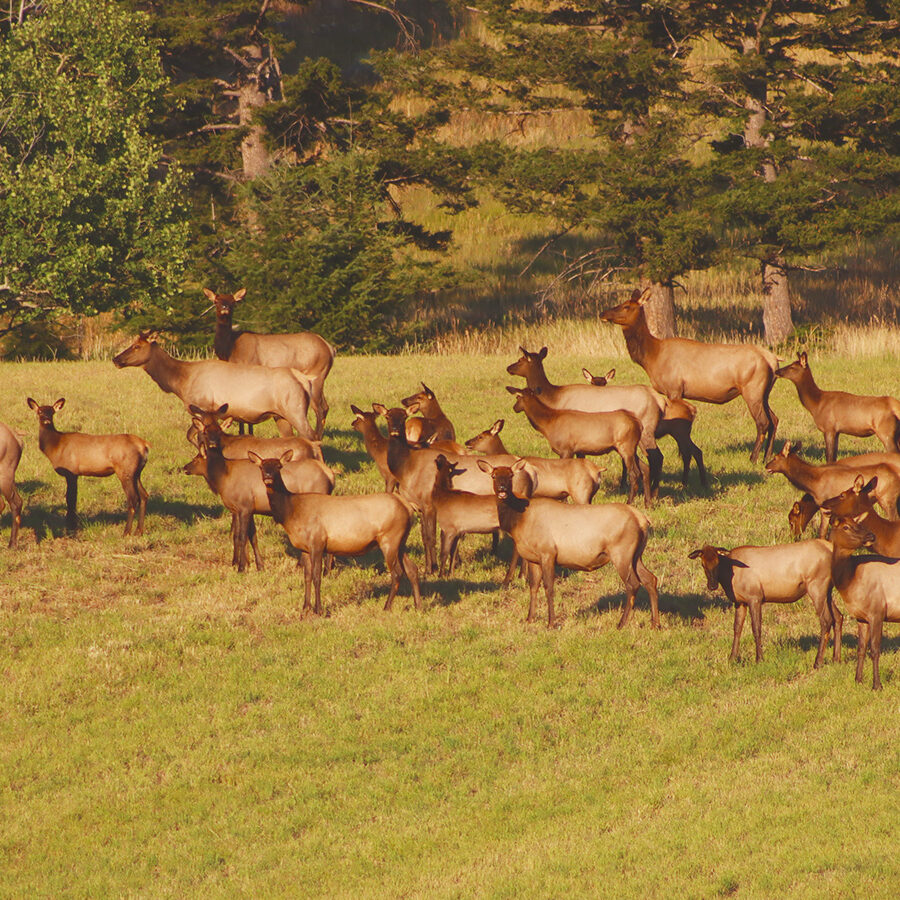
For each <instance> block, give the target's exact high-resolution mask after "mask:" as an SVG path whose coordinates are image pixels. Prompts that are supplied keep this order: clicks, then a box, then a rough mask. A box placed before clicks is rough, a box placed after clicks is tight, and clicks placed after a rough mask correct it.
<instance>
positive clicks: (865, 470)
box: [766, 441, 900, 537]
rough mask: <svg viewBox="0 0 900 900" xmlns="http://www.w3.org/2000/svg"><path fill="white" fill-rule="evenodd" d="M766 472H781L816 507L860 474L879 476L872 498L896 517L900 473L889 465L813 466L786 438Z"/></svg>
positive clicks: (834, 495)
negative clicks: (805, 494)
mask: <svg viewBox="0 0 900 900" xmlns="http://www.w3.org/2000/svg"><path fill="white" fill-rule="evenodd" d="M766 472H768V473H769V474H770V475H771V474H773V473H781V474H782V475H784V476H785V478H787V480H788V481H790V483H791V484H792V485H794V487H795V488H797V489H798V490H801V491H805V492H806V493H808V494H809V495H810V497H811V498H812V500H813V502H814V503H815V504H816V505H817V506H821V505H822V504H823V503H824V502H825V501H826V500H828V499H829V498H831V497H836V496H837V495H838V494H840V493H841V491H843V490H846V489H847V488H848V487H850V486H851V485H852V484H853V482H854V480H855V479H856V476H857V475H859V474H861V475H863V476H864V477H865V478H867V479H868V478H872V477H873V476H875V475H877V476H878V483H877V487H876V489H875V497H876V499H877V500H878V503H879V505H880V506H881V508H882V509H883V510H884V511H885V514H886V515H887V518H889V519H891V520H896V519H897V500H898V498H900V476H898V475H897V473H896V472H894V470H893V469H891V468H890V467H889V466H885V465H874V466H857V467H851V466H844V465H840V464H838V463H830V464H828V463H826V464H825V465H824V466H814V465H812V464H811V463H808V462H806V460H804V459H801V457H800V456H799V455H798V454H797V450H796V448H794V449H792V448H791V442H790V441H786V442H785V444H784V446H783V447H782V448H781V452H780V453H776V454H775V455H774V456H773V457H772V458H771V459H770V460H769V461H768V462H767V463H766ZM824 530H825V523H824V520H823V523H822V529H821V531H820V537H821V536H823V535H824Z"/></svg>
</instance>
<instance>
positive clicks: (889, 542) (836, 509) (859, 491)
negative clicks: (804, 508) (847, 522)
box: [822, 475, 900, 557]
mask: <svg viewBox="0 0 900 900" xmlns="http://www.w3.org/2000/svg"><path fill="white" fill-rule="evenodd" d="M877 481H878V479H877V478H871V479H869V481H866V480H865V479H864V478H863V477H862V475H857V476H856V480H855V481H854V482H853V485H852V486H851V487H849V488H847V490H846V491H842V492H841V493H840V494H839V495H838V496H837V497H832V498H831V499H830V500H826V501H825V503H824V504H822V509H823V510H826V511H827V512H828V514H829V515H830V516H832V518H846V517H847V516H851V517H853V516H858V515H860V514H862V513H865V516H866V517H865V519H863V523H864V524H865V526H866V528H868V529H869V531H871V532H872V535H873V536H874V538H875V540H874V541H873V542H872V549H873V550H874V551H875V552H876V553H880V554H882V556H893V557H900V522H890V521H888V520H887V519H885V518H882V517H881V516H879V515H878V513H877V511H876V510H875V501H874V500H873V499H872V493H873V491H874V490H875V485H876V483H877Z"/></svg>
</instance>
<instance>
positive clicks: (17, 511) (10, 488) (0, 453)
mask: <svg viewBox="0 0 900 900" xmlns="http://www.w3.org/2000/svg"><path fill="white" fill-rule="evenodd" d="M22 447H23V443H22V438H21V437H20V436H19V435H18V434H16V432H14V431H13V430H12V429H11V428H10V427H9V426H7V425H4V424H3V423H2V422H0V513H2V512H3V506H4V504H3V498H4V497H5V498H6V502H7V503H9V511H10V512H11V513H12V527H11V529H10V533H9V547H10V549H13V548H15V547H16V546H18V543H19V525H20V524H21V523H22V506H23V504H22V496H21V495H20V494H19V492H18V490H16V467H17V466H18V465H19V460H20V459H21V458H22Z"/></svg>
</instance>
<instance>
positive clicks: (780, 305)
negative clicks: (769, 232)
mask: <svg viewBox="0 0 900 900" xmlns="http://www.w3.org/2000/svg"><path fill="white" fill-rule="evenodd" d="M762 281H763V327H764V328H765V330H766V343H767V344H770V345H771V346H773V347H774V346H776V345H778V344H780V343H781V342H782V341H783V340H784V339H785V338H787V336H788V335H789V334H790V333H791V332H792V331H793V330H794V322H793V320H792V319H791V295H790V290H789V286H788V274H787V271H786V270H785V268H784V265H782V263H781V260H778V259H775V260H770V261H769V262H764V263H763V264H762Z"/></svg>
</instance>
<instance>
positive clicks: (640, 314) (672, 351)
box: [600, 290, 778, 462]
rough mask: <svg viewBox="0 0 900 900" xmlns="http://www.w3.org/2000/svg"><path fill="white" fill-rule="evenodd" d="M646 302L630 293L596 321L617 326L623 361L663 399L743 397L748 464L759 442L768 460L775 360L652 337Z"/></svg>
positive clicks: (742, 348) (753, 351) (762, 353)
mask: <svg viewBox="0 0 900 900" xmlns="http://www.w3.org/2000/svg"><path fill="white" fill-rule="evenodd" d="M648 296H649V291H644V293H641V292H640V291H637V290H636V291H635V292H634V293H633V294H632V295H631V299H629V300H626V301H625V302H624V303H620V304H619V305H618V306H614V307H612V308H611V309H607V310H605V311H604V312H603V313H601V314H600V319H601V321H604V322H612V323H613V324H615V325H621V326H622V331H623V332H624V335H625V346H626V347H627V348H628V353H629V355H630V356H631V358H632V359H633V360H634V361H635V362H636V363H637V364H638V365H639V366H641V367H642V368H643V369H644V371H645V372H646V373H647V375H648V377H649V378H650V383H651V384H652V385H653V387H654V388H656V390H658V391H659V392H660V393H661V394H663V395H664V396H666V397H668V398H669V399H671V400H680V399H683V398H686V399H688V400H702V401H703V402H704V403H728V402H729V401H730V400H734V398H735V397H737V396H741V397H743V398H744V402H745V403H746V404H747V408H748V409H749V410H750V415H751V416H753V421H754V422H755V423H756V442H755V443H754V445H753V450H752V451H751V453H750V460H751V462H756V460H757V459H758V458H759V451H760V448H761V447H762V446H763V442H764V441H765V453H764V458H766V459H768V457H769V455H770V454H771V452H772V445H773V443H774V441H775V431H776V429H777V428H778V416H776V415H775V413H774V412H773V411H772V409H771V407H770V406H769V394H770V393H771V392H772V385H773V384H774V383H775V369H776V367H777V365H778V361H777V359H776V357H775V354H773V353H771V352H770V351H768V350H765V349H763V348H762V347H754V346H752V345H750V344H707V343H703V342H701V341H692V340H690V339H688V338H657V337H654V336H653V335H652V334H651V332H650V328H649V327H648V326H647V316H646V313H645V312H644V306H643V304H644V302H645V301H646V299H647V297H648Z"/></svg>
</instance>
